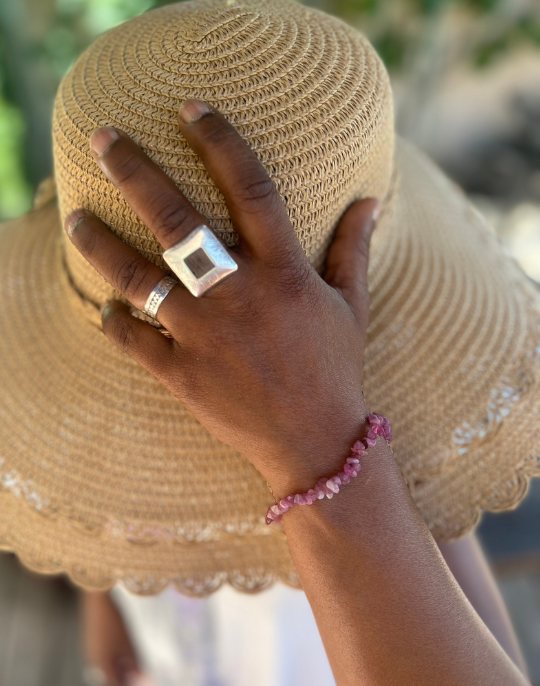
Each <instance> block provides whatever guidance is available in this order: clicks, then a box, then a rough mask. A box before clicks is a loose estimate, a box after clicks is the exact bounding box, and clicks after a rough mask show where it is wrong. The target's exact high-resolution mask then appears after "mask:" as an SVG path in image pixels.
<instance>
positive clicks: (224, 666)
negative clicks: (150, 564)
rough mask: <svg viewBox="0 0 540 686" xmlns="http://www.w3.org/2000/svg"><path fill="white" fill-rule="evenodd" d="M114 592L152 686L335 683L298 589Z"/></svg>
mask: <svg viewBox="0 0 540 686" xmlns="http://www.w3.org/2000/svg"><path fill="white" fill-rule="evenodd" d="M112 597H113V599H114V601H115V603H116V604H117V606H118V607H119V609H120V611H121V613H122V615H123V617H124V619H125V621H126V623H127V626H128V628H129V630H130V633H131V636H132V638H133V641H134V643H135V646H136V648H137V651H138V654H139V655H140V658H141V661H142V665H141V666H142V667H143V668H144V669H145V671H146V672H147V674H148V675H149V676H150V677H151V680H152V683H153V684H155V686H299V685H300V684H310V686H335V681H334V678H333V676H332V672H331V670H330V665H329V663H328V659H327V657H326V653H325V652H324V648H323V644H322V641H321V638H320V636H319V632H318V630H317V625H316V623H315V619H314V617H313V613H312V611H311V608H310V606H309V603H308V601H307V599H306V596H305V594H304V593H303V592H302V591H298V590H295V589H293V588H289V587H288V586H284V585H283V584H275V585H274V586H272V587H271V588H269V589H267V590H266V591H263V592H261V593H258V594H254V595H250V594H246V593H240V592H238V591H235V590H234V589H233V588H231V587H230V586H224V587H223V588H221V589H220V590H219V591H217V592H216V593H214V594H213V595H211V596H209V597H208V598H188V597H186V596H181V595H180V594H178V593H177V592H176V591H174V590H172V589H170V588H168V589H166V590H165V591H163V592H162V593H160V594H159V595H156V596H149V597H144V596H136V595H133V594H131V593H129V592H128V591H126V590H125V589H123V588H122V587H120V586H116V587H115V588H114V589H113V591H112Z"/></svg>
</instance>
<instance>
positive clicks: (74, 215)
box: [64, 210, 88, 238]
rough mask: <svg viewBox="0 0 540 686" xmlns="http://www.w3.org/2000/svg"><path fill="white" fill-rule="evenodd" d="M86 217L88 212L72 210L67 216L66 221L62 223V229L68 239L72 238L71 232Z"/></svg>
mask: <svg viewBox="0 0 540 686" xmlns="http://www.w3.org/2000/svg"><path fill="white" fill-rule="evenodd" d="M87 217H88V212H87V211H86V210H74V211H73V212H71V213H70V214H68V216H67V217H66V221H65V222H64V229H65V230H66V233H67V235H68V236H69V237H70V238H71V237H72V236H73V232H74V231H75V229H76V228H77V227H78V226H79V224H80V223H81V222H82V220H83V219H86V218H87Z"/></svg>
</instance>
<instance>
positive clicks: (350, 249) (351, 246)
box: [324, 198, 381, 328]
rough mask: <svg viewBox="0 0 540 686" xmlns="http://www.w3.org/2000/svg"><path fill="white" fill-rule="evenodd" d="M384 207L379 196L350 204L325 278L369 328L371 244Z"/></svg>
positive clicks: (331, 252)
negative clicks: (368, 276)
mask: <svg viewBox="0 0 540 686" xmlns="http://www.w3.org/2000/svg"><path fill="white" fill-rule="evenodd" d="M380 210H381V203H380V201H379V200H377V199H375V198H369V199H366V200H359V201H358V202H355V203H353V204H352V205H350V206H349V207H348V208H347V210H346V211H345V213H344V214H343V216H342V217H341V220H340V222H339V224H338V227H337V229H336V233H335V236H334V240H333V241H332V244H331V245H330V250H329V252H328V256H327V258H326V270H325V273H324V280H325V281H326V283H327V284H328V285H329V286H332V288H335V289H336V290H337V291H338V292H339V293H340V294H341V295H342V297H343V299H344V300H345V301H346V302H347V303H348V305H349V307H350V308H351V310H352V312H353V314H354V316H355V317H356V319H357V321H358V323H359V324H360V325H362V326H363V327H364V328H367V325H368V319H369V288H368V280H367V272H368V263H369V244H370V241H371V235H372V233H373V229H374V228H375V223H376V221H377V219H378V216H379V214H380Z"/></svg>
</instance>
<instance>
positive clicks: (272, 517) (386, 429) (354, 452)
mask: <svg viewBox="0 0 540 686" xmlns="http://www.w3.org/2000/svg"><path fill="white" fill-rule="evenodd" d="M367 419H368V422H369V424H370V429H369V431H368V434H367V436H366V437H365V438H362V439H360V440H359V441H356V443H355V444H354V445H353V447H352V448H351V455H350V456H349V457H348V458H347V461H346V462H345V464H344V465H343V469H342V471H341V472H339V473H338V474H336V475H335V476H332V477H330V478H329V479H326V478H322V479H319V481H318V482H317V483H316V484H315V486H314V487H313V488H310V489H309V490H308V491H307V492H306V493H297V494H296V495H288V496H287V497H286V498H283V499H282V500H280V501H279V503H274V504H273V505H270V507H269V508H268V512H267V513H266V523H267V524H272V522H273V523H274V524H279V523H280V522H281V518H282V517H283V515H284V514H285V512H287V510H290V509H291V507H294V506H295V505H313V503H314V502H315V501H316V500H322V499H323V498H324V497H325V496H326V497H327V498H328V499H329V500H330V499H332V498H333V497H334V496H335V495H336V493H339V487H340V486H344V485H345V484H348V483H350V481H351V479H354V478H355V477H356V476H358V472H359V471H360V459H359V458H360V457H361V456H364V455H367V454H368V452H367V451H368V448H372V447H373V446H375V444H376V443H377V436H382V437H383V438H384V439H385V441H386V443H387V444H388V443H390V441H392V440H393V438H394V436H393V435H392V427H391V426H390V421H389V420H388V419H387V418H386V417H383V416H382V415H381V414H377V413H376V412H372V413H371V414H370V415H369V416H368V418H367Z"/></svg>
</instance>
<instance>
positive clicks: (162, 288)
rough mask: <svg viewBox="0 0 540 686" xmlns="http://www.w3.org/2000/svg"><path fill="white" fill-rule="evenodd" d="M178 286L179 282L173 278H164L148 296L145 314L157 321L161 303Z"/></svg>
mask: <svg viewBox="0 0 540 686" xmlns="http://www.w3.org/2000/svg"><path fill="white" fill-rule="evenodd" d="M178 285H179V284H178V281H177V280H176V279H173V278H172V277H171V276H165V277H163V279H161V281H160V282H159V283H158V284H156V286H154V289H153V290H152V292H151V293H150V295H149V296H148V300H147V301H146V305H145V306H144V310H143V311H144V313H145V314H147V315H148V316H149V317H152V319H156V318H157V313H158V310H159V308H160V306H161V303H162V302H163V301H164V300H165V298H166V297H167V296H168V295H169V293H170V292H171V290H172V289H173V288H174V287H175V286H178Z"/></svg>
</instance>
